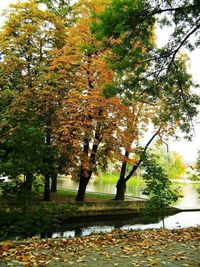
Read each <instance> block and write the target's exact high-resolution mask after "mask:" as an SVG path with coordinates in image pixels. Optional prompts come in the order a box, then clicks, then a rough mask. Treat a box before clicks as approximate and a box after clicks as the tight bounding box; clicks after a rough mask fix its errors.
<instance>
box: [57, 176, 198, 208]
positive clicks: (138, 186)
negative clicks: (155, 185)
mask: <svg viewBox="0 0 200 267" xmlns="http://www.w3.org/2000/svg"><path fill="white" fill-rule="evenodd" d="M175 185H176V186H180V187H181V189H182V195H183V197H182V198H180V199H179V200H178V202H177V203H176V204H175V205H174V206H175V207H177V208H193V209H194V208H196V209H198V208H199V209H200V198H199V194H198V192H197V187H198V186H200V185H198V184H193V183H190V182H188V181H185V182H184V181H183V182H181V183H180V182H179V183H175ZM58 188H59V189H72V190H77V189H78V182H77V181H74V180H72V179H70V178H68V177H60V178H59V179H58ZM143 188H144V183H143V182H141V180H139V179H136V180H135V182H134V183H128V184H127V190H126V196H134V197H143V198H144V197H145V196H144V195H142V189H143ZM87 192H98V193H109V194H115V192H116V185H115V184H113V183H112V182H104V181H103V180H101V179H92V180H91V181H90V182H89V184H88V187H87Z"/></svg>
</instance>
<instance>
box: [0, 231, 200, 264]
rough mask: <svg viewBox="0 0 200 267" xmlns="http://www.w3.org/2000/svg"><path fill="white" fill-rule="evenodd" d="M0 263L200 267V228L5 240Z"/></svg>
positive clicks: (0, 253)
mask: <svg viewBox="0 0 200 267" xmlns="http://www.w3.org/2000/svg"><path fill="white" fill-rule="evenodd" d="M0 266H3V267H4V266H30V267H31V266H39V267H42V266H49V267H56V266H58V267H60V266H78V267H79V266H80V267H82V266H88V267H96V266H110V267H111V266H122V267H126V266H132V267H134V266H135V267H139V266H141V267H142V266H167V267H178V266H190V267H200V227H196V228H187V229H178V230H171V231H170V230H145V231H131V232H129V231H124V230H115V231H113V232H112V233H109V234H95V235H90V236H87V237H76V238H72V239H55V240H53V239H48V240H44V239H42V240H40V239H34V238H33V239H31V240H28V241H24V242H11V241H7V242H3V243H1V247H0Z"/></svg>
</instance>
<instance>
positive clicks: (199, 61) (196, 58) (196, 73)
mask: <svg viewBox="0 0 200 267" xmlns="http://www.w3.org/2000/svg"><path fill="white" fill-rule="evenodd" d="M16 2H17V0H0V11H1V10H3V9H6V8H7V7H8V5H9V4H10V3H16ZM2 21H3V19H2V18H1V17H0V24H1V23H2ZM167 39H168V35H167V31H165V30H163V29H162V30H158V45H163V44H164V43H166V41H167ZM189 57H190V59H191V63H190V69H189V72H191V74H192V76H193V79H194V81H196V82H198V83H200V48H198V49H196V50H195V51H193V52H192V53H189ZM199 133H200V120H199V119H197V120H196V123H195V124H194V137H193V140H192V142H188V141H185V140H184V139H182V140H181V141H170V142H169V148H170V150H171V151H176V152H178V153H180V154H181V155H183V158H184V160H185V161H186V162H194V161H195V160H196V157H197V151H198V150H200V137H199Z"/></svg>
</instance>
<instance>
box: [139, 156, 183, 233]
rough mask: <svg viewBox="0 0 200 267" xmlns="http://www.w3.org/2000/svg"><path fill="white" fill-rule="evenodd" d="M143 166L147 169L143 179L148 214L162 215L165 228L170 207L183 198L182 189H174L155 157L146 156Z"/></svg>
mask: <svg viewBox="0 0 200 267" xmlns="http://www.w3.org/2000/svg"><path fill="white" fill-rule="evenodd" d="M143 166H144V168H145V174H144V175H143V177H144V179H145V182H146V187H145V189H144V190H143V194H144V195H146V196H148V197H149V200H148V205H147V209H148V210H147V212H148V213H154V214H155V215H160V216H161V218H162V221H163V228H164V216H165V215H166V214H167V212H168V209H169V206H170V205H171V204H172V203H173V202H176V201H177V200H178V198H179V197H181V195H180V189H179V188H172V182H171V181H170V180H169V177H168V175H167V174H166V172H165V170H164V168H163V167H162V166H160V165H159V164H158V163H157V161H156V158H155V157H154V156H152V155H148V156H146V157H145V159H144V161H143Z"/></svg>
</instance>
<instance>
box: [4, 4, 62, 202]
mask: <svg viewBox="0 0 200 267" xmlns="http://www.w3.org/2000/svg"><path fill="white" fill-rule="evenodd" d="M0 38H1V44H0V48H1V62H0V69H1V73H2V77H3V78H2V83H1V87H2V88H1V92H2V95H3V96H4V95H5V96H6V95H7V92H10V91H11V92H12V95H13V97H12V99H11V101H10V102H7V104H6V106H5V109H4V110H3V111H2V117H4V118H9V119H8V123H7V125H9V123H10V122H12V124H10V125H9V127H8V131H7V132H8V135H10V133H11V132H12V135H13V136H14V135H15V129H18V128H20V127H23V126H24V123H26V125H27V126H29V127H30V128H31V127H33V122H34V127H35V130H36V131H38V132H40V131H43V133H44V136H45V138H44V140H45V141H44V144H45V148H44V149H45V151H46V153H43V154H44V158H43V161H44V167H43V174H44V176H45V195H44V197H45V199H46V200H49V198H50V195H49V178H50V172H51V170H52V151H53V150H54V149H53V148H52V141H51V140H52V133H51V132H52V130H51V123H52V117H53V113H54V109H55V106H56V105H57V103H56V101H55V99H54V97H53V96H52V94H53V92H52V91H51V90H50V86H49V85H48V81H47V76H48V66H49V62H50V60H51V51H52V49H53V48H59V47H62V46H63V45H64V39H65V26H64V21H62V19H60V18H59V17H58V16H56V15H55V14H54V13H52V12H50V11H47V10H46V11H45V10H41V9H40V8H39V6H38V5H37V4H36V3H35V1H32V0H30V1H27V2H22V3H20V4H15V5H10V8H9V9H8V11H7V20H6V22H5V24H4V26H3V27H2V31H1V33H0ZM11 62H12V63H11ZM54 90H55V89H54ZM22 132H23V131H22ZM30 142H31V140H30ZM27 149H28V147H27ZM43 152H44V151H43ZM16 156H17V155H16Z"/></svg>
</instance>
